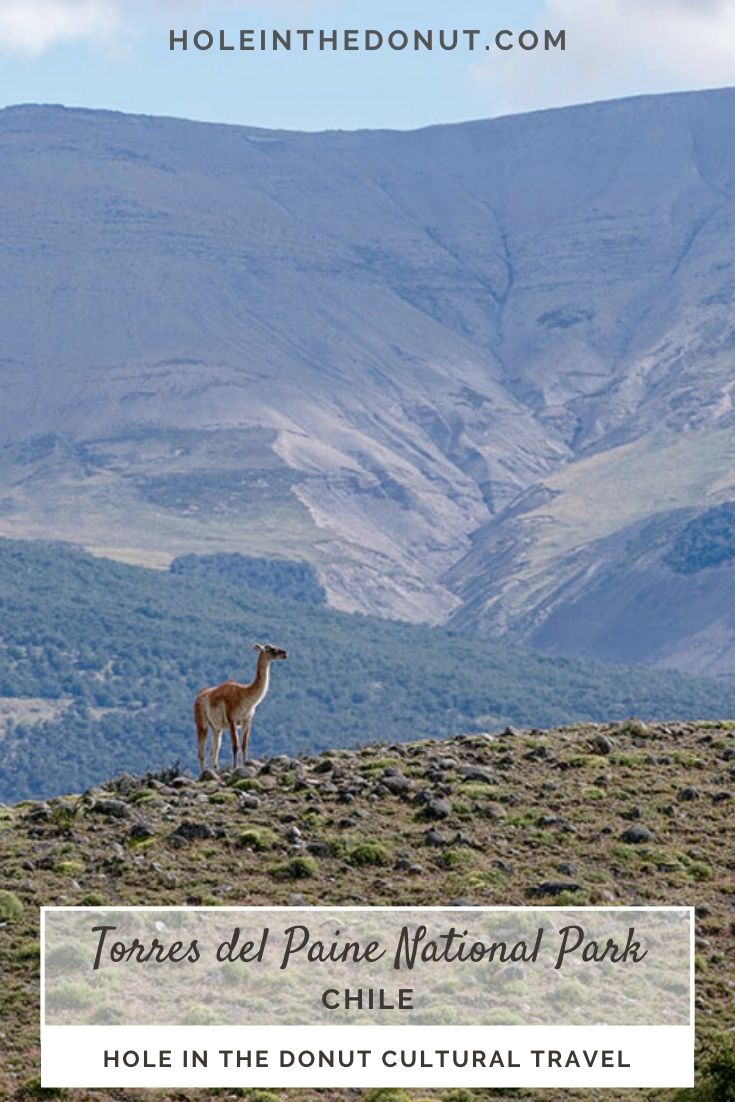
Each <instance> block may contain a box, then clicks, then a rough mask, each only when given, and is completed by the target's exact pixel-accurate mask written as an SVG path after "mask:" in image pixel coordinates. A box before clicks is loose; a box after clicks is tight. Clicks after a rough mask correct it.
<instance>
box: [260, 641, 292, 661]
mask: <svg viewBox="0 0 735 1102" xmlns="http://www.w3.org/2000/svg"><path fill="white" fill-rule="evenodd" d="M253 650H254V651H257V652H258V654H264V655H265V656H266V658H268V660H269V661H270V662H278V661H279V660H282V659H284V658H288V651H285V650H282V649H281V647H274V646H273V644H272V643H253Z"/></svg>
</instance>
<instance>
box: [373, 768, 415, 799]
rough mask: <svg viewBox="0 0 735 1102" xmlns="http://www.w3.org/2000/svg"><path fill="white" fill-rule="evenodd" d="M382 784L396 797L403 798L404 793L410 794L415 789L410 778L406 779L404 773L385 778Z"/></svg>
mask: <svg viewBox="0 0 735 1102" xmlns="http://www.w3.org/2000/svg"><path fill="white" fill-rule="evenodd" d="M381 784H382V785H383V787H384V788H387V789H388V791H389V792H391V793H393V795H394V796H401V795H403V793H404V792H410V791H411V788H412V787H413V785H412V783H411V781H410V780H409V779H408V777H404V776H403V774H402V773H396V774H391V775H390V776H384V777H383V779H382V781H381Z"/></svg>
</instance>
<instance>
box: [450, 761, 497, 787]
mask: <svg viewBox="0 0 735 1102" xmlns="http://www.w3.org/2000/svg"><path fill="white" fill-rule="evenodd" d="M458 772H459V773H460V774H461V775H462V777H463V778H464V779H465V780H466V781H476V782H477V783H478V784H495V778H494V777H493V775H492V773H491V772H490V771H489V770H488V769H478V767H477V766H476V765H460V766H459V768H458Z"/></svg>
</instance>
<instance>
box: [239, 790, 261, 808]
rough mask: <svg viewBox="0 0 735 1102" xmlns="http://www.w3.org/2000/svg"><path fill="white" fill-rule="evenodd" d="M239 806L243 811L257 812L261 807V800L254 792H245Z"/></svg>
mask: <svg viewBox="0 0 735 1102" xmlns="http://www.w3.org/2000/svg"><path fill="white" fill-rule="evenodd" d="M237 806H238V807H239V808H240V810H241V811H255V809H256V808H258V807H260V799H259V797H258V796H256V795H255V793H254V792H243V794H242V795H241V796H240V799H239V800H238V802H237Z"/></svg>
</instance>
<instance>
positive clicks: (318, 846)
mask: <svg viewBox="0 0 735 1102" xmlns="http://www.w3.org/2000/svg"><path fill="white" fill-rule="evenodd" d="M306 848H307V850H308V852H309V853H310V854H311V855H312V857H329V854H330V853H331V850H330V848H329V846H328V845H327V843H326V842H309V844H308V846H307V847H306Z"/></svg>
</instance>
